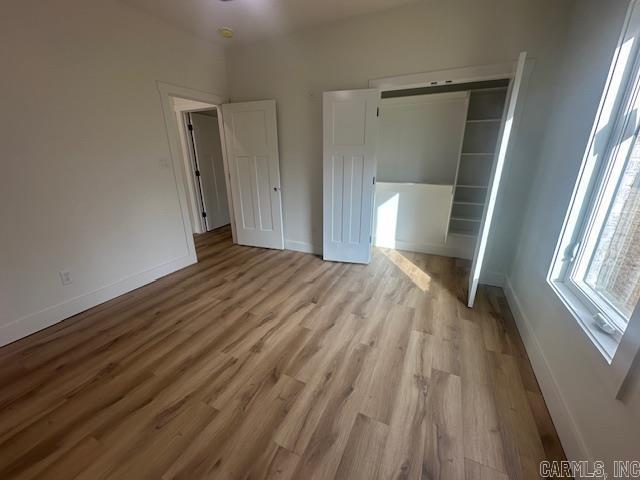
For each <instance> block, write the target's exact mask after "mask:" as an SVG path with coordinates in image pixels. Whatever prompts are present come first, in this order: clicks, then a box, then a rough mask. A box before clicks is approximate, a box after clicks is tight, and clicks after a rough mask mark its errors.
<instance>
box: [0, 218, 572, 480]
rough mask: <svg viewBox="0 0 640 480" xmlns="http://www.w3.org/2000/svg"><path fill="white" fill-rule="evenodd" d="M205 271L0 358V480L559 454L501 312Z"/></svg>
mask: <svg viewBox="0 0 640 480" xmlns="http://www.w3.org/2000/svg"><path fill="white" fill-rule="evenodd" d="M196 243H197V251H198V258H199V260H200V261H199V263H198V264H197V265H194V266H191V267H189V268H187V269H184V270H182V271H180V272H177V273H174V274H172V275H170V276H168V277H165V278H162V279H160V280H159V281H157V282H155V283H153V284H151V285H148V286H146V287H144V288H141V289H138V290H136V291H134V292H131V293H129V294H127V295H124V296H122V297H119V298H117V299H115V300H112V301H110V302H107V303H105V304H103V305H100V306H99V307H96V308H94V309H91V310H89V311H87V312H84V313H82V314H80V315H77V316H75V317H73V318H71V319H69V320H66V321H64V322H62V323H60V324H58V325H55V326H53V327H51V328H49V329H47V330H44V331H42V332H39V333H37V334H35V335H32V336H31V337H28V338H26V339H23V340H21V341H18V342H16V343H13V344H11V345H8V346H6V347H4V348H2V349H0V381H1V385H2V390H1V392H0V478H3V479H9V478H20V479H28V478H48V479H64V480H70V479H74V478H78V479H88V480H98V479H103V478H114V479H136V480H138V479H147V478H148V479H165V480H168V479H173V478H184V479H201V478H216V479H218V478H219V479H227V478H233V479H240V478H252V479H266V478H278V479H286V478H295V479H311V478H319V479H331V478H341V479H367V480H369V479H375V478H380V479H391V478H408V479H414V478H428V479H467V480H472V479H529V478H538V476H537V467H538V462H539V461H540V460H543V459H562V458H563V452H562V448H561V447H560V443H559V441H558V438H557V436H556V433H555V430H554V427H553V424H552V422H551V419H550V417H549V414H548V412H547V409H546V406H545V403H544V400H543V399H542V396H541V394H540V391H539V389H538V385H537V383H536V380H535V377H534V376H533V372H532V370H531V367H530V364H529V361H528V359H527V356H526V353H525V351H524V348H523V345H522V342H521V340H520V337H519V336H518V333H517V331H516V328H515V326H514V322H513V319H512V317H511V314H510V312H509V309H508V307H507V304H506V302H505V299H504V297H503V296H502V293H501V291H500V290H499V289H487V288H481V289H480V291H479V297H478V301H477V306H476V308H475V309H474V310H469V309H467V308H466V307H465V306H464V302H463V301H461V299H464V297H465V284H466V277H465V273H466V270H465V268H466V266H465V264H463V263H462V262H461V261H456V260H454V259H450V258H445V257H437V256H429V255H423V254H414V253H407V252H397V251H393V250H382V249H376V250H375V252H374V255H373V261H372V263H371V264H370V265H368V266H363V265H348V264H340V263H329V262H323V261H322V260H321V259H319V258H317V257H315V256H313V255H310V254H303V253H297V252H288V251H286V252H281V251H274V250H263V249H257V248H248V247H241V246H237V245H232V243H231V239H230V233H229V230H228V229H222V230H219V231H216V232H212V233H210V234H206V235H202V236H199V237H197V239H196Z"/></svg>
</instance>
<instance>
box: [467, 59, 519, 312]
mask: <svg viewBox="0 0 640 480" xmlns="http://www.w3.org/2000/svg"><path fill="white" fill-rule="evenodd" d="M526 60H527V53H526V52H522V53H521V54H520V57H519V58H518V64H517V66H516V71H515V75H514V76H513V79H512V80H511V83H510V84H509V93H508V95H507V101H506V107H505V109H504V117H503V122H502V131H501V132H500V135H499V136H498V142H497V144H496V154H495V159H494V161H493V167H492V171H491V177H490V180H489V187H488V189H487V199H486V202H485V206H484V212H483V214H482V221H481V223H480V230H479V232H478V240H477V242H476V251H475V254H474V256H473V264H472V265H471V272H470V273H469V298H468V301H467V305H468V306H469V308H471V307H473V303H474V302H475V299H476V291H477V290H478V282H479V280H480V273H481V271H482V264H483V262H484V256H485V252H486V249H487V240H488V238H489V231H490V230H491V222H492V220H493V214H494V210H495V207H496V199H497V197H498V188H499V187H500V180H501V179H502V171H503V169H504V164H505V161H506V159H507V155H508V153H509V146H510V141H511V131H512V129H513V122H514V118H515V113H516V104H517V101H518V94H519V93H520V87H521V85H522V77H523V75H524V68H525V62H526Z"/></svg>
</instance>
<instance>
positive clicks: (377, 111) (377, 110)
mask: <svg viewBox="0 0 640 480" xmlns="http://www.w3.org/2000/svg"><path fill="white" fill-rule="evenodd" d="M379 116H380V107H376V117H379Z"/></svg>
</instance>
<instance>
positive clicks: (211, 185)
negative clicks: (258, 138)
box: [190, 113, 229, 231]
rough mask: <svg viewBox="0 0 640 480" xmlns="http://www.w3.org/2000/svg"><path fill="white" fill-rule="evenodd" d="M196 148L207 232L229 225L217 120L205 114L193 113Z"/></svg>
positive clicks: (194, 144)
mask: <svg viewBox="0 0 640 480" xmlns="http://www.w3.org/2000/svg"><path fill="white" fill-rule="evenodd" d="M190 118H191V125H193V148H194V151H195V154H196V161H197V164H198V169H199V171H200V186H201V189H202V202H203V204H204V211H205V212H206V214H207V216H206V217H205V222H206V226H207V231H210V230H213V229H215V228H219V227H222V226H223V225H228V224H229V204H228V199H227V185H226V183H225V180H224V165H223V160H222V143H221V141H220V131H219V129H218V119H217V118H216V117H212V116H210V115H204V114H202V113H191V114H190Z"/></svg>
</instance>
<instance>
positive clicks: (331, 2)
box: [123, 0, 420, 45]
mask: <svg viewBox="0 0 640 480" xmlns="http://www.w3.org/2000/svg"><path fill="white" fill-rule="evenodd" d="M123 1H124V2H125V3H128V4H130V5H133V6H135V7H138V8H140V9H142V10H144V11H146V12H148V13H150V14H152V15H155V16H157V17H160V18H162V19H164V20H166V21H168V22H169V23H172V24H173V25H175V26H177V27H179V28H182V29H185V30H188V31H190V32H192V33H194V34H196V35H197V36H199V37H202V38H205V39H207V40H211V41H214V42H215V43H218V44H221V45H228V44H233V43H248V42H253V41H256V40H260V39H263V38H266V37H270V36H274V35H278V34H282V33H288V32H292V31H296V30H302V29H304V28H308V27H312V26H316V25H320V24H323V23H329V22H334V21H337V20H341V19H344V18H348V17H353V16H356V15H363V14H367V13H373V12H378V11H382V10H387V9H390V8H394V7H398V6H400V5H404V4H408V3H416V2H417V1H420V0H229V1H222V0H123ZM220 27H231V28H233V30H234V33H235V35H234V37H233V39H231V40H225V39H223V38H222V37H221V36H220V35H219V33H218V29H219V28H220Z"/></svg>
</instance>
